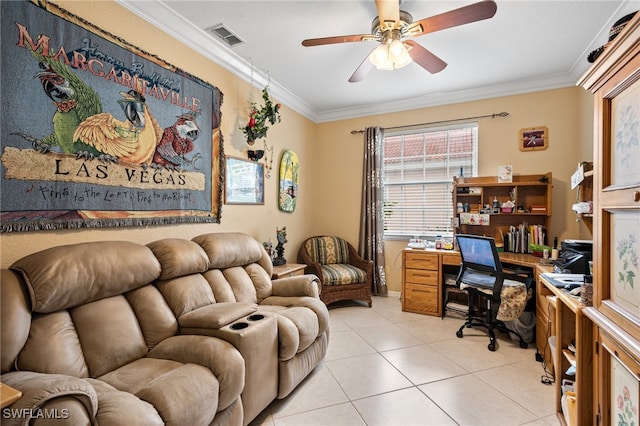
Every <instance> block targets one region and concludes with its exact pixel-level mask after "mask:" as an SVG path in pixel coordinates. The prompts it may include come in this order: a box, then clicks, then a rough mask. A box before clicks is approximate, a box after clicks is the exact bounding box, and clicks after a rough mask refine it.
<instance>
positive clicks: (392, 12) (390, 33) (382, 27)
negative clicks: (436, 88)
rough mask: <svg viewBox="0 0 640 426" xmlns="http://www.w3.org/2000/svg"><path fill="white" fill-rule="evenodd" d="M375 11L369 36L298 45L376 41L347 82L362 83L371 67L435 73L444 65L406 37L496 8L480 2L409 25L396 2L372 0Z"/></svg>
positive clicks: (488, 13)
mask: <svg viewBox="0 0 640 426" xmlns="http://www.w3.org/2000/svg"><path fill="white" fill-rule="evenodd" d="M376 9H377V11H378V16H377V17H376V18H375V19H374V20H373V22H372V23H371V34H355V35H344V36H334V37H322V38H311V39H307V40H303V41H302V45H303V46H322V45H326V44H338V43H351V42H356V41H377V42H379V43H380V44H379V45H378V46H377V47H376V48H375V49H373V51H372V52H371V53H370V54H369V56H367V57H366V58H365V59H364V61H362V63H361V64H360V65H359V66H358V68H357V69H356V71H355V72H354V73H353V75H352V76H351V77H350V78H349V82H351V83H355V82H358V81H362V80H363V79H364V78H365V77H366V75H367V74H368V73H369V71H370V70H371V69H372V68H373V67H374V66H375V67H376V68H378V69H387V70H391V69H399V68H402V67H404V66H406V65H408V64H409V63H411V62H412V61H413V62H415V63H416V64H418V65H420V66H421V67H422V68H424V69H425V70H427V71H429V72H430V73H432V74H435V73H437V72H440V71H442V70H443V69H444V68H445V67H446V66H447V63H446V62H444V61H443V60H442V59H440V58H439V57H437V56H436V55H434V54H433V53H431V52H430V51H429V50H427V49H425V48H424V47H422V46H421V45H419V44H418V43H416V42H415V41H413V40H409V38H412V37H418V36H421V35H425V34H429V33H433V32H436V31H441V30H445V29H447V28H452V27H457V26H459V25H464V24H469V23H472V22H476V21H482V20H484V19H489V18H492V17H493V16H494V15H495V14H496V10H497V5H496V3H495V2H494V1H493V0H484V1H480V2H478V3H473V4H470V5H468V6H463V7H460V8H458V9H453V10H450V11H448V12H444V13H441V14H439V15H434V16H431V17H429V18H425V19H421V20H419V21H416V22H413V17H412V16H411V14H409V13H408V12H405V11H403V10H400V1H398V0H376Z"/></svg>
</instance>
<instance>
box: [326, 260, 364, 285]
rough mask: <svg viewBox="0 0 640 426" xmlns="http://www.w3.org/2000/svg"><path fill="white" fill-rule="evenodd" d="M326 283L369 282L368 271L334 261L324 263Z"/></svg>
mask: <svg viewBox="0 0 640 426" xmlns="http://www.w3.org/2000/svg"><path fill="white" fill-rule="evenodd" d="M321 268H322V283H323V284H324V285H340V284H355V283H365V282H367V273H366V272H365V271H363V270H362V269H360V268H356V267H355V266H353V265H348V264H342V263H334V264H331V265H322V266H321Z"/></svg>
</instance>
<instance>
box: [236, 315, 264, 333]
mask: <svg viewBox="0 0 640 426" xmlns="http://www.w3.org/2000/svg"><path fill="white" fill-rule="evenodd" d="M262 319H264V315H262V314H251V315H249V316H248V317H246V320H247V321H250V322H256V321H260V320H262ZM247 327H249V323H248V322H245V321H238V322H234V323H233V324H231V325H230V326H229V328H231V329H232V330H244V329H245V328H247Z"/></svg>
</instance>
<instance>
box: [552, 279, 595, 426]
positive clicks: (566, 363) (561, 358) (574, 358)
mask: <svg viewBox="0 0 640 426" xmlns="http://www.w3.org/2000/svg"><path fill="white" fill-rule="evenodd" d="M540 283H541V285H542V286H544V290H545V292H547V294H553V296H555V309H550V310H549V312H550V314H549V315H550V318H549V322H550V323H551V324H552V327H553V329H554V330H555V333H556V334H555V336H556V347H557V348H558V350H557V351H556V353H555V354H553V356H554V357H555V359H554V363H553V364H554V366H556V367H557V368H556V369H555V370H556V371H555V388H556V389H555V399H556V415H557V417H558V420H559V421H560V423H561V424H563V425H567V424H568V421H567V419H569V418H571V419H572V421H573V419H575V425H572V424H570V425H569V426H577V425H586V424H590V423H591V419H592V417H591V416H592V414H591V413H592V409H593V401H592V399H593V390H592V380H593V369H592V362H593V355H592V348H591V345H592V344H593V324H592V322H591V320H589V319H588V318H587V316H586V315H584V312H583V305H582V304H581V303H580V299H579V298H577V297H575V296H572V295H570V294H569V292H567V291H566V290H564V289H560V288H557V287H555V286H554V285H553V284H552V283H550V282H548V281H547V280H545V279H544V277H543V276H542V277H541V279H540ZM570 345H574V346H575V348H576V352H575V354H574V353H573V352H572V351H571V350H569V349H568V348H569V346H570ZM571 366H574V367H575V370H576V373H575V375H574V376H567V375H566V371H567V370H568V369H569V367H571ZM563 379H570V380H573V381H574V392H575V410H576V411H575V416H574V415H571V416H569V414H568V413H564V412H563V403H562V399H563V398H562V397H563V391H562V381H563ZM565 407H566V404H565Z"/></svg>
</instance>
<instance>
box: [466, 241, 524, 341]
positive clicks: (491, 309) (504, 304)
mask: <svg viewBox="0 0 640 426" xmlns="http://www.w3.org/2000/svg"><path fill="white" fill-rule="evenodd" d="M456 240H457V242H458V250H459V251H460V256H461V258H462V263H461V265H460V272H459V273H458V278H457V280H456V283H457V285H459V286H460V288H461V289H464V290H465V291H466V292H467V294H468V299H469V302H468V308H469V309H468V314H467V320H466V322H465V323H464V324H463V325H462V327H460V329H459V330H458V331H457V332H456V336H458V337H459V338H462V336H463V333H462V330H463V329H465V328H471V327H474V326H480V327H484V328H486V329H487V331H488V333H489V346H488V348H489V350H490V351H495V350H496V349H497V343H496V336H495V332H494V330H499V331H502V332H505V333H513V334H515V335H516V336H518V337H519V338H520V347H521V348H523V349H526V348H527V346H528V345H527V342H526V341H525V340H524V339H523V338H522V336H521V335H520V333H518V332H517V331H515V330H511V329H509V328H508V327H507V326H506V325H505V323H504V321H511V320H515V319H517V318H518V317H519V316H520V315H521V314H522V312H523V311H524V309H525V307H526V305H527V300H528V299H529V297H530V295H529V288H530V287H531V283H532V282H533V274H531V273H523V272H522V271H512V270H507V269H505V268H503V265H502V264H501V263H500V257H499V256H498V250H497V249H496V243H495V241H494V239H493V238H489V237H481V236H478V235H456Z"/></svg>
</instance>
